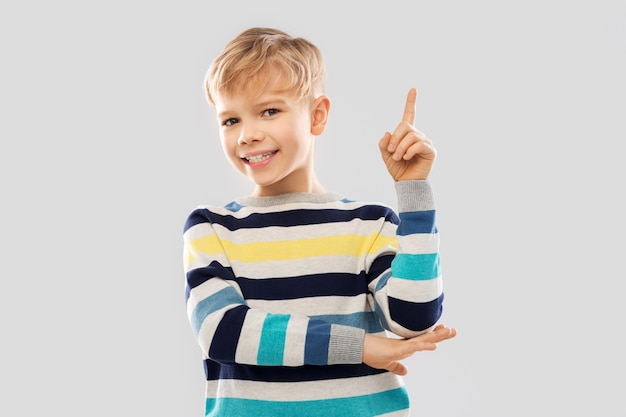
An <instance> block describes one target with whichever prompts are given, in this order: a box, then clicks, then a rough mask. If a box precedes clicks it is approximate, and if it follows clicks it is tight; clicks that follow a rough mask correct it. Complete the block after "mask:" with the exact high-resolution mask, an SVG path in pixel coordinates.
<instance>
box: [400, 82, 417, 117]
mask: <svg viewBox="0 0 626 417" xmlns="http://www.w3.org/2000/svg"><path fill="white" fill-rule="evenodd" d="M416 102H417V90H416V89H415V88H411V89H410V90H409V93H408V94H407V96H406V104H405V105H404V115H403V116H402V121H403V122H406V123H408V124H410V125H413V124H415V103H416Z"/></svg>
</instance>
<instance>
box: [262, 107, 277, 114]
mask: <svg viewBox="0 0 626 417" xmlns="http://www.w3.org/2000/svg"><path fill="white" fill-rule="evenodd" d="M275 114H278V110H277V109H266V110H263V116H274V115H275Z"/></svg>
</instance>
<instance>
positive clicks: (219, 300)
mask: <svg viewBox="0 0 626 417" xmlns="http://www.w3.org/2000/svg"><path fill="white" fill-rule="evenodd" d="M242 303H243V300H242V298H241V296H240V295H239V293H237V291H235V289H234V288H233V287H226V288H224V289H222V290H220V291H218V292H216V293H215V294H213V295H211V296H210V297H207V298H205V299H204V300H202V301H200V302H199V303H198V305H196V308H195V309H194V310H193V313H191V328H192V329H193V331H194V332H195V334H196V335H197V334H198V332H199V331H200V326H202V322H204V319H205V318H206V317H207V316H208V315H209V314H211V313H213V312H215V311H217V310H219V309H221V308H224V307H226V306H227V305H230V304H242Z"/></svg>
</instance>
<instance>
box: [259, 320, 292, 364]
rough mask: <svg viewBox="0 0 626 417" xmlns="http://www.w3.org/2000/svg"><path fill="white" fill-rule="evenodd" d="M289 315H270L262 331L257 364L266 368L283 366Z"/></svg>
mask: <svg viewBox="0 0 626 417" xmlns="http://www.w3.org/2000/svg"><path fill="white" fill-rule="evenodd" d="M289 317H290V315H289V314H268V315H267V316H266V317H265V321H264V322H263V330H261V342H260V343H259V351H258V352H257V363H258V364H259V365H266V366H282V365H283V354H284V351H285V337H286V335H287V324H288V323H289Z"/></svg>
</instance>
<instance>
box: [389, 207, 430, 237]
mask: <svg viewBox="0 0 626 417" xmlns="http://www.w3.org/2000/svg"><path fill="white" fill-rule="evenodd" d="M436 232H437V227H436V226H435V210H426V211H409V212H405V213H400V225H399V226H398V231H397V233H398V235H399V236H406V235H410V234H413V233H436Z"/></svg>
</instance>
